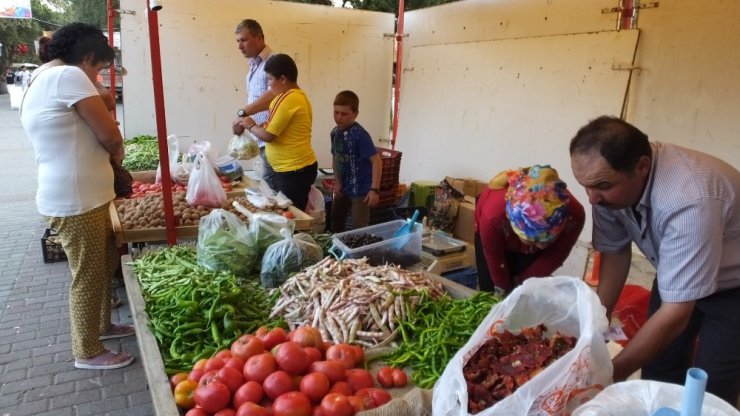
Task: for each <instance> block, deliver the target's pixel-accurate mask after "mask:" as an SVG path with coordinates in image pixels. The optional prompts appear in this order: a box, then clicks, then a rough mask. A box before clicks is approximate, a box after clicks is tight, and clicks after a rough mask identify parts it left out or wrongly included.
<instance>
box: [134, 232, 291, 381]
mask: <svg viewBox="0 0 740 416" xmlns="http://www.w3.org/2000/svg"><path fill="white" fill-rule="evenodd" d="M133 269H134V271H135V272H136V275H137V277H138V279H139V283H140V285H141V289H142V294H143V297H144V301H145V303H146V312H147V314H148V317H149V323H150V327H151V330H152V333H153V334H154V336H155V337H156V338H157V341H158V343H159V349H160V352H161V354H162V358H163V360H164V364H165V368H166V370H167V372H168V373H174V372H179V371H186V370H189V369H190V368H192V366H193V364H194V363H195V362H196V361H198V360H199V359H201V358H208V357H210V356H211V355H213V354H214V353H216V352H217V351H218V350H220V349H222V348H225V347H228V346H230V345H231V343H232V342H233V341H234V340H235V339H236V338H238V337H239V336H241V335H242V334H245V333H251V332H254V331H255V330H256V329H257V328H258V327H259V326H261V325H267V326H275V325H281V324H282V325H284V322H282V320H281V319H277V320H273V321H272V322H271V321H270V320H269V319H268V316H269V313H270V310H271V309H272V307H273V305H274V303H275V300H276V297H277V295H279V292H277V291H276V292H275V294H273V295H269V294H268V292H267V291H266V290H265V289H264V288H262V286H260V285H259V281H258V280H254V281H252V280H244V281H239V280H238V279H237V278H236V277H235V276H234V275H233V274H231V273H227V272H211V271H208V270H207V269H205V268H204V267H201V266H199V265H198V264H197V262H196V256H195V248H194V247H192V246H173V247H168V248H164V249H160V250H155V251H150V252H146V253H145V254H143V255H142V256H141V257H140V258H138V259H137V260H136V261H134V263H133Z"/></svg>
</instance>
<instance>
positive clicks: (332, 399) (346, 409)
mask: <svg viewBox="0 0 740 416" xmlns="http://www.w3.org/2000/svg"><path fill="white" fill-rule="evenodd" d="M321 410H322V411H323V413H324V416H351V415H352V412H353V411H354V410H353V409H352V404H350V402H349V400H347V396H345V395H343V394H339V393H329V394H327V395H326V396H325V397H324V398H323V399H321Z"/></svg>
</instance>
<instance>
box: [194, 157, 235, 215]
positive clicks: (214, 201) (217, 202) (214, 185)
mask: <svg viewBox="0 0 740 416" xmlns="http://www.w3.org/2000/svg"><path fill="white" fill-rule="evenodd" d="M185 200H186V201H187V203H188V204H190V205H192V206H194V207H196V206H198V205H203V206H206V207H214V208H218V207H220V206H221V205H222V204H223V203H224V201H226V191H224V188H223V187H222V186H221V181H220V180H219V179H218V175H216V171H214V170H213V166H212V165H211V162H209V161H208V158H207V157H205V156H204V155H203V153H198V155H197V156H196V157H195V162H194V163H193V171H192V172H191V173H190V181H189V182H188V192H187V194H185Z"/></svg>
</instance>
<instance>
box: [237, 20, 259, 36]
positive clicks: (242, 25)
mask: <svg viewBox="0 0 740 416" xmlns="http://www.w3.org/2000/svg"><path fill="white" fill-rule="evenodd" d="M245 29H246V30H248V31H249V34H250V35H252V36H258V35H262V37H264V36H265V34H264V32H262V26H260V24H259V23H257V21H256V20H254V19H244V20H242V21H241V22H239V24H238V25H236V30H234V33H241V32H242V31H244V30H245Z"/></svg>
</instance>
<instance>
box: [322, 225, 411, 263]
mask: <svg viewBox="0 0 740 416" xmlns="http://www.w3.org/2000/svg"><path fill="white" fill-rule="evenodd" d="M405 223H406V220H395V221H390V222H384V223H382V224H376V225H371V226H368V227H363V228H358V229H356V230H351V231H345V232H343V233H339V234H335V235H334V236H333V237H332V243H333V246H332V248H331V252H332V254H334V256H335V257H337V258H339V259H347V258H348V259H359V258H362V257H367V259H368V263H370V264H371V265H373V266H380V265H383V264H386V263H393V264H395V265H398V266H401V267H408V266H410V265H412V264H416V263H418V262H419V261H420V260H421V233H422V230H423V228H424V227H423V226H422V225H421V224H420V223H418V222H417V223H414V226H413V228H412V229H411V232H410V233H409V234H406V235H403V236H399V237H394V234H395V233H396V231H398V230H399V229H400V228H401V226H403V225H404V224H405ZM362 233H367V234H370V235H374V236H377V237H380V238H382V239H383V241H379V242H377V243H373V244H368V245H366V246H362V247H357V248H349V247H347V245H345V244H344V243H343V242H342V240H341V239H342V237H344V236H347V235H354V234H362Z"/></svg>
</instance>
